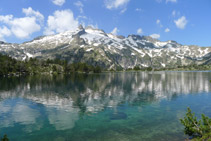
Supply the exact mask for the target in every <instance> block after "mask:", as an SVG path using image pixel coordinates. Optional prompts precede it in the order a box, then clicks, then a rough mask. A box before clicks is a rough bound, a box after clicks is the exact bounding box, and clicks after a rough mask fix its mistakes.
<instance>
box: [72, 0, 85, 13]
mask: <svg viewBox="0 0 211 141" xmlns="http://www.w3.org/2000/svg"><path fill="white" fill-rule="evenodd" d="M74 5H75V6H77V7H78V8H79V10H80V13H83V12H84V10H83V7H84V5H83V3H82V2H81V1H77V2H75V3H74Z"/></svg>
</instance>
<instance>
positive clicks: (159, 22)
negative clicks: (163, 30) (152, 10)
mask: <svg viewBox="0 0 211 141" xmlns="http://www.w3.org/2000/svg"><path fill="white" fill-rule="evenodd" d="M156 24H157V25H159V26H160V27H163V25H162V24H161V21H160V20H159V19H157V20H156Z"/></svg>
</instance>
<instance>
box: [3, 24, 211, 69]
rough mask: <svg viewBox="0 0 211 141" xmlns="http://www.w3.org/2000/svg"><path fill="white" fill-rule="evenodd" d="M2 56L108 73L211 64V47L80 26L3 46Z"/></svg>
mask: <svg viewBox="0 0 211 141" xmlns="http://www.w3.org/2000/svg"><path fill="white" fill-rule="evenodd" d="M0 53H3V54H8V55H10V56H11V57H14V58H16V59H19V60H25V59H28V58H31V57H36V58H40V59H48V58H49V59H54V58H59V59H66V60H68V62H69V63H73V62H86V63H88V64H90V65H100V66H101V67H104V68H107V69H112V68H113V69H115V68H117V67H120V68H123V69H127V68H133V67H134V66H139V67H153V68H161V67H176V66H181V65H190V64H208V63H210V62H211V47H199V46H187V45H181V44H178V43H177V42H175V41H166V42H161V41H159V40H156V39H153V38H151V37H148V36H139V35H129V36H128V37H127V38H126V37H123V36H116V35H113V34H111V33H109V34H107V33H105V32H104V31H103V30H100V29H94V28H92V27H86V28H83V27H82V26H79V27H78V28H77V29H75V30H74V31H67V32H64V33H60V34H57V35H50V36H42V37H38V38H35V39H34V40H32V41H30V42H25V43H22V44H10V43H4V42H0Z"/></svg>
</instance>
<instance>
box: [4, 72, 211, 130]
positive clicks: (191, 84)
mask: <svg viewBox="0 0 211 141" xmlns="http://www.w3.org/2000/svg"><path fill="white" fill-rule="evenodd" d="M208 73H209V74H210V72H154V73H153V72H152V73H150V72H149V73H147V72H125V73H102V74H88V75H87V74H73V75H69V76H30V77H21V78H15V77H11V78H1V79H0V120H1V122H0V128H4V127H13V126H15V124H16V123H18V124H20V125H28V126H26V127H24V130H25V131H26V132H32V131H34V130H39V129H40V128H42V127H43V124H44V123H43V122H44V121H42V120H41V119H42V116H47V119H48V122H49V124H50V125H52V126H54V127H55V129H56V130H66V129H71V128H73V127H74V126H75V122H76V121H77V120H78V119H79V118H80V116H81V115H83V114H94V113H98V112H100V111H103V110H104V109H105V108H107V107H110V108H114V109H115V108H116V107H117V106H118V105H120V104H123V103H127V104H129V105H139V106H142V105H145V104H148V103H153V102H159V101H160V100H162V99H167V100H171V99H173V98H175V97H177V96H179V95H185V94H195V93H200V92H210V91H211V87H210V82H209V80H211V75H208ZM35 107H36V108H35ZM37 107H38V108H37ZM39 107H40V108H39ZM43 109H44V110H43ZM43 113H44V114H43ZM119 118H120V119H125V118H127V115H125V114H124V113H117V114H115V113H114V116H113V117H111V118H110V119H119ZM35 123H36V124H35Z"/></svg>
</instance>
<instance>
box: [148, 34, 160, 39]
mask: <svg viewBox="0 0 211 141" xmlns="http://www.w3.org/2000/svg"><path fill="white" fill-rule="evenodd" d="M150 37H152V38H154V39H159V38H160V34H152V35H150Z"/></svg>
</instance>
